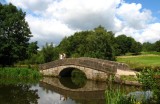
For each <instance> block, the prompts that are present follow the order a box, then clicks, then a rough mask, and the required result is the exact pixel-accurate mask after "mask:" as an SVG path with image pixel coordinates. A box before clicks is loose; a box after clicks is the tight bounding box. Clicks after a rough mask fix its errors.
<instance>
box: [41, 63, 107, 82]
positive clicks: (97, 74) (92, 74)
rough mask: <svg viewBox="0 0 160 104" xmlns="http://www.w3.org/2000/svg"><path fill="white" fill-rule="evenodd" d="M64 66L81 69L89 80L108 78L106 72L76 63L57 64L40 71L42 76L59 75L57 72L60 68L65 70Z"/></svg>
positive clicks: (104, 79)
mask: <svg viewBox="0 0 160 104" xmlns="http://www.w3.org/2000/svg"><path fill="white" fill-rule="evenodd" d="M66 68H76V69H79V70H81V71H82V72H84V73H85V75H86V77H87V79H91V80H97V81H106V80H107V79H108V74H107V73H105V72H102V71H98V70H93V69H91V68H87V67H82V66H76V65H65V66H58V67H54V68H49V69H47V70H41V71H40V72H41V73H42V74H43V75H44V76H54V77H59V74H60V72H61V71H62V70H65V69H66Z"/></svg>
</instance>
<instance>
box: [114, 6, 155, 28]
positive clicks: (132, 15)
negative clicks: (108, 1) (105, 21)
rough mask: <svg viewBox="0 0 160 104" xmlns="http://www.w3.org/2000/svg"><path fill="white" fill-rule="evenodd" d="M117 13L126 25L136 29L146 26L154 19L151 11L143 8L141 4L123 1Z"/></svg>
mask: <svg viewBox="0 0 160 104" xmlns="http://www.w3.org/2000/svg"><path fill="white" fill-rule="evenodd" d="M117 15H118V16H119V18H121V19H122V21H123V22H124V25H125V26H129V27H131V28H134V29H143V28H146V26H147V24H148V23H149V22H150V21H152V19H153V17H152V16H151V11H150V10H146V9H142V5H141V4H135V3H131V4H127V3H122V5H121V6H120V8H118V9H117Z"/></svg>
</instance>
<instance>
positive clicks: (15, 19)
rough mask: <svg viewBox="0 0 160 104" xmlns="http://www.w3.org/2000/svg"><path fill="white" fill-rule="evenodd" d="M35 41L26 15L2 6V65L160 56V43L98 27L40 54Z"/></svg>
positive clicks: (46, 47)
mask: <svg viewBox="0 0 160 104" xmlns="http://www.w3.org/2000/svg"><path fill="white" fill-rule="evenodd" d="M31 37H32V35H31V32H30V28H29V26H28V23H27V22H26V21H25V13H24V12H23V11H22V10H21V9H17V8H16V7H15V6H14V5H12V4H8V5H2V4H0V40H1V41H0V65H13V64H15V63H17V62H20V63H21V64H40V63H45V62H49V61H52V60H56V59H58V58H59V54H60V53H65V54H66V55H67V57H93V58H100V59H105V60H116V56H120V55H125V54H126V53H132V54H135V55H136V54H139V53H140V52H141V51H157V52H160V41H157V42H155V43H149V42H145V43H143V44H141V43H140V42H137V41H135V39H134V38H132V37H128V36H126V35H124V34H123V35H119V36H117V37H115V35H114V33H113V32H112V31H107V30H106V29H105V28H104V27H102V26H98V27H96V28H95V29H93V30H88V31H81V32H76V33H74V34H73V35H71V36H69V37H65V38H64V39H63V40H62V41H61V42H60V44H59V45H58V46H55V45H53V43H46V45H45V46H43V48H42V49H40V50H38V46H37V41H36V42H32V43H30V42H29V40H30V38H31Z"/></svg>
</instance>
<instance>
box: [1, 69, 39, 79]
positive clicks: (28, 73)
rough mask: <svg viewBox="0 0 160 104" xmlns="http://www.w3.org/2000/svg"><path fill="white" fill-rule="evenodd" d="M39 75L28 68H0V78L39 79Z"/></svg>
mask: <svg viewBox="0 0 160 104" xmlns="http://www.w3.org/2000/svg"><path fill="white" fill-rule="evenodd" d="M40 77H41V74H40V73H39V72H38V71H37V70H34V69H28V68H0V78H20V79H27V78H29V79H30V78H31V79H37V78H38V79H39V78H40Z"/></svg>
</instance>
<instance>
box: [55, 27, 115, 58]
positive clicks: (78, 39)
mask: <svg viewBox="0 0 160 104" xmlns="http://www.w3.org/2000/svg"><path fill="white" fill-rule="evenodd" d="M112 35H113V34H111V32H108V31H106V30H105V29H104V28H103V27H101V26H99V27H97V28H95V29H94V30H91V31H82V32H77V33H75V34H74V35H72V36H70V37H66V38H64V39H63V40H62V41H61V43H60V45H59V46H58V47H59V48H60V50H61V52H64V53H66V54H67V56H68V57H94V58H101V59H108V60H115V56H114V53H113V51H114V50H113V47H112V45H111V41H112V39H111V38H112V37H114V36H112Z"/></svg>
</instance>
